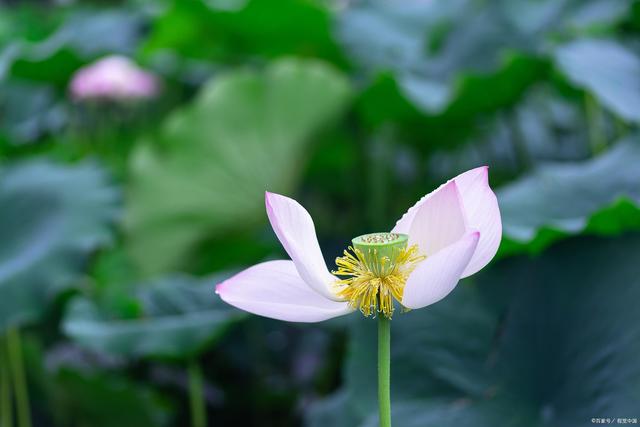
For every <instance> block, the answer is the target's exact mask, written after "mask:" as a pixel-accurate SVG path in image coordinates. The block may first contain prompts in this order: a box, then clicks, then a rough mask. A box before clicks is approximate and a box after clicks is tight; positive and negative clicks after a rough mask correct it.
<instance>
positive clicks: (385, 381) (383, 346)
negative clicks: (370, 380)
mask: <svg viewBox="0 0 640 427" xmlns="http://www.w3.org/2000/svg"><path fill="white" fill-rule="evenodd" d="M378 406H379V408H380V427H391V320H389V319H388V318H386V317H385V316H383V315H382V314H381V313H380V314H379V316H378Z"/></svg>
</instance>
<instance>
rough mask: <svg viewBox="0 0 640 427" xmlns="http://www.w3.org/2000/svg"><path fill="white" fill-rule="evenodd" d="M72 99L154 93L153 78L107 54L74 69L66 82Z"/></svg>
mask: <svg viewBox="0 0 640 427" xmlns="http://www.w3.org/2000/svg"><path fill="white" fill-rule="evenodd" d="M70 91H71V95H72V96H73V97H74V98H75V99H79V100H81V99H110V100H132V99H142V98H150V97H153V96H154V95H156V93H157V92H158V81H157V79H156V77H155V76H154V75H153V74H151V73H149V72H147V71H144V70H143V69H141V68H140V67H138V66H137V65H136V64H134V63H133V62H132V61H131V60H130V59H128V58H125V57H123V56H117V55H113V56H108V57H106V58H102V59H100V60H98V61H96V62H94V63H93V64H90V65H88V66H86V67H84V68H81V69H80V70H78V71H77V72H76V73H75V75H74V76H73V79H72V80H71V84H70Z"/></svg>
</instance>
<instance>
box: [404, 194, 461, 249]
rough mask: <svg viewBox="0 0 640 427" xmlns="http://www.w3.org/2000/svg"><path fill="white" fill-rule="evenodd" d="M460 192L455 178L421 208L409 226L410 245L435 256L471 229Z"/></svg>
mask: <svg viewBox="0 0 640 427" xmlns="http://www.w3.org/2000/svg"><path fill="white" fill-rule="evenodd" d="M462 209H463V208H462V202H461V200H460V193H459V192H458V188H457V185H456V182H455V181H449V182H447V183H446V184H445V185H444V186H443V187H442V188H440V189H439V190H438V191H437V192H436V193H434V194H433V195H432V196H431V197H429V198H428V199H426V200H425V201H424V203H422V205H421V206H420V207H419V208H418V210H417V212H416V215H415V218H414V220H413V222H412V223H411V228H410V229H409V233H408V234H409V245H413V244H417V245H418V249H419V251H420V253H421V254H424V255H427V256H431V255H433V254H436V253H437V252H438V251H440V250H441V249H443V248H446V247H447V246H449V245H451V244H453V243H455V242H457V241H458V240H460V238H462V236H464V235H465V234H466V233H467V226H466V220H465V216H464V212H463V210H462Z"/></svg>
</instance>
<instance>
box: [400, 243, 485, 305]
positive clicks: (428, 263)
mask: <svg viewBox="0 0 640 427" xmlns="http://www.w3.org/2000/svg"><path fill="white" fill-rule="evenodd" d="M479 238H480V233H479V232H478V231H474V232H472V233H470V234H467V235H465V236H464V237H463V238H462V239H460V240H459V241H458V242H456V243H454V244H453V245H451V246H448V247H446V248H444V249H442V250H441V251H439V252H438V253H436V254H435V255H433V256H430V257H428V258H427V259H426V260H424V261H422V262H421V263H420V264H419V265H418V267H417V268H416V269H415V270H414V271H413V273H411V275H410V276H409V279H408V280H407V284H406V285H405V288H404V294H403V297H402V305H404V306H405V307H408V308H422V307H426V306H427V305H430V304H433V303H436V302H438V301H440V300H441V299H442V298H444V297H446V296H447V295H448V294H449V293H450V292H451V291H452V290H453V289H454V288H455V287H456V285H457V284H458V281H459V280H460V276H461V274H462V272H463V271H464V269H465V268H466V266H467V265H468V264H469V261H470V260H471V257H472V256H473V254H474V252H475V250H476V247H477V245H478V240H479Z"/></svg>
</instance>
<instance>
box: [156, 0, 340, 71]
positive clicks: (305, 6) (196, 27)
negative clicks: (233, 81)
mask: <svg viewBox="0 0 640 427" xmlns="http://www.w3.org/2000/svg"><path fill="white" fill-rule="evenodd" d="M167 51H174V52H179V53H180V56H181V57H187V58H197V59H213V60H224V59H226V60H235V59H238V58H243V57H246V56H250V55H262V56H266V57H273V56H278V55H282V54H287V55H295V54H299V55H302V56H313V57H316V58H318V57H319V58H324V59H329V60H336V61H338V62H340V61H341V54H340V51H339V49H338V47H337V45H336V43H335V42H334V40H333V37H332V34H331V20H330V15H329V11H328V10H327V9H326V7H323V6H322V5H321V3H320V2H314V1H307V0H279V1H278V2H273V1H272V0H205V1H202V0H172V1H171V2H170V5H169V7H167V8H166V9H165V10H164V12H163V13H162V14H160V15H159V16H158V17H157V18H156V21H155V23H154V25H153V30H152V33H151V34H150V36H149V38H148V39H147V42H146V44H145V52H147V53H150V54H153V53H156V52H167Z"/></svg>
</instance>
